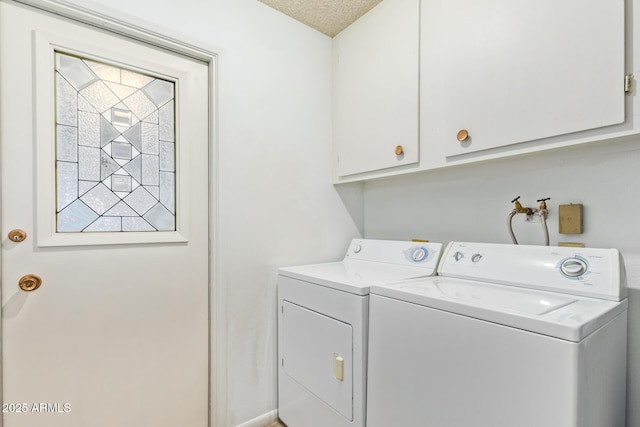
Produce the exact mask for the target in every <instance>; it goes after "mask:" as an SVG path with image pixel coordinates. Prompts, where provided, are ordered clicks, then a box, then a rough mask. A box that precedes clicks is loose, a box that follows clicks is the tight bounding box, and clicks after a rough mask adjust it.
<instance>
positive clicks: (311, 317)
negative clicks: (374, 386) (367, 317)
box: [282, 301, 353, 421]
mask: <svg viewBox="0 0 640 427" xmlns="http://www.w3.org/2000/svg"><path fill="white" fill-rule="evenodd" d="M282 340H283V343H282V344H283V345H282V347H283V351H282V363H283V370H284V372H285V373H286V374H287V375H288V376H290V377H291V378H293V379H294V380H295V381H297V382H298V383H300V384H301V385H302V386H304V387H305V388H307V389H308V390H309V391H310V392H311V393H313V394H314V395H316V396H317V397H318V398H320V399H322V401H324V402H325V403H326V404H327V405H329V406H331V407H332V408H333V409H334V410H336V411H337V412H339V413H340V414H341V415H342V416H343V417H345V418H346V419H348V420H349V421H353V354H352V353H353V328H352V327H351V325H349V324H347V323H343V322H340V321H338V320H335V319H333V318H331V317H328V316H325V315H323V314H320V313H318V312H315V311H312V310H309V309H306V308H304V307H301V306H299V305H296V304H293V303H290V302H288V301H283V303H282Z"/></svg>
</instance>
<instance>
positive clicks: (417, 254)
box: [411, 248, 429, 262]
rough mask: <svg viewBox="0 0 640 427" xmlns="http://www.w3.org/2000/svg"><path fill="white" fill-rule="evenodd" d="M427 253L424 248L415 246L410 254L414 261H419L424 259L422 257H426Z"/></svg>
mask: <svg viewBox="0 0 640 427" xmlns="http://www.w3.org/2000/svg"><path fill="white" fill-rule="evenodd" d="M428 254H429V252H427V250H426V249H425V248H417V249H416V250H414V251H413V253H412V254H411V258H413V260H414V261H415V262H420V261H424V259H425V258H426V257H427V255H428Z"/></svg>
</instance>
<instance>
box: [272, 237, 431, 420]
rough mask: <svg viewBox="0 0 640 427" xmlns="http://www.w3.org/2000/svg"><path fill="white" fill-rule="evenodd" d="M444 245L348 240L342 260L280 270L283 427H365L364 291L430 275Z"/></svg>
mask: <svg viewBox="0 0 640 427" xmlns="http://www.w3.org/2000/svg"><path fill="white" fill-rule="evenodd" d="M441 249H442V245H441V244H440V243H417V242H402V241H385V240H370V239H354V240H353V241H352V242H351V245H350V246H349V249H348V250H347V253H346V255H345V257H344V259H343V260H342V261H339V262H333V263H323V264H314V265H307V266H299V267H290V268H282V269H280V271H279V278H278V416H279V418H280V419H281V420H282V421H283V422H284V423H285V424H286V425H287V426H288V427H327V426H331V427H342V426H344V427H346V426H349V427H364V426H365V416H366V370H367V331H368V320H369V287H370V286H371V285H374V284H382V283H389V282H395V281H398V280H404V279H410V278H416V277H426V276H430V275H433V274H434V273H435V270H436V267H437V264H438V259H439V257H440V253H441Z"/></svg>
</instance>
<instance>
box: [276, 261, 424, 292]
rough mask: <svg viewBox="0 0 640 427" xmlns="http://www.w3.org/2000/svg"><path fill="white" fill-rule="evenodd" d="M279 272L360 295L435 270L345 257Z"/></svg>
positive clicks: (282, 269) (422, 275) (283, 269)
mask: <svg viewBox="0 0 640 427" xmlns="http://www.w3.org/2000/svg"><path fill="white" fill-rule="evenodd" d="M279 274H280V275H282V276H286V277H291V278H293V279H298V280H304V281H305V282H310V283H315V284H318V285H321V286H326V287H329V288H333V289H337V290H340V291H344V292H349V293H352V294H356V295H368V294H369V287H370V286H371V285H374V284H383V283H391V282H397V281H400V280H406V279H413V278H417V277H426V276H429V275H431V274H433V270H429V269H425V268H421V267H410V266H404V265H397V264H386V263H382V262H371V261H362V260H355V259H345V260H344V261H339V262H331V263H324V264H313V265H303V266H299V267H287V268H281V269H280V270H279Z"/></svg>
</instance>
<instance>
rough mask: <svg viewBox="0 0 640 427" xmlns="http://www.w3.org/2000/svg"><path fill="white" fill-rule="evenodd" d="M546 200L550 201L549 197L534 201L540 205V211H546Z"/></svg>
mask: <svg viewBox="0 0 640 427" xmlns="http://www.w3.org/2000/svg"><path fill="white" fill-rule="evenodd" d="M547 200H551V197H547V198H542V199H538V200H536V202H539V203H540V210H543V209H547Z"/></svg>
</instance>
